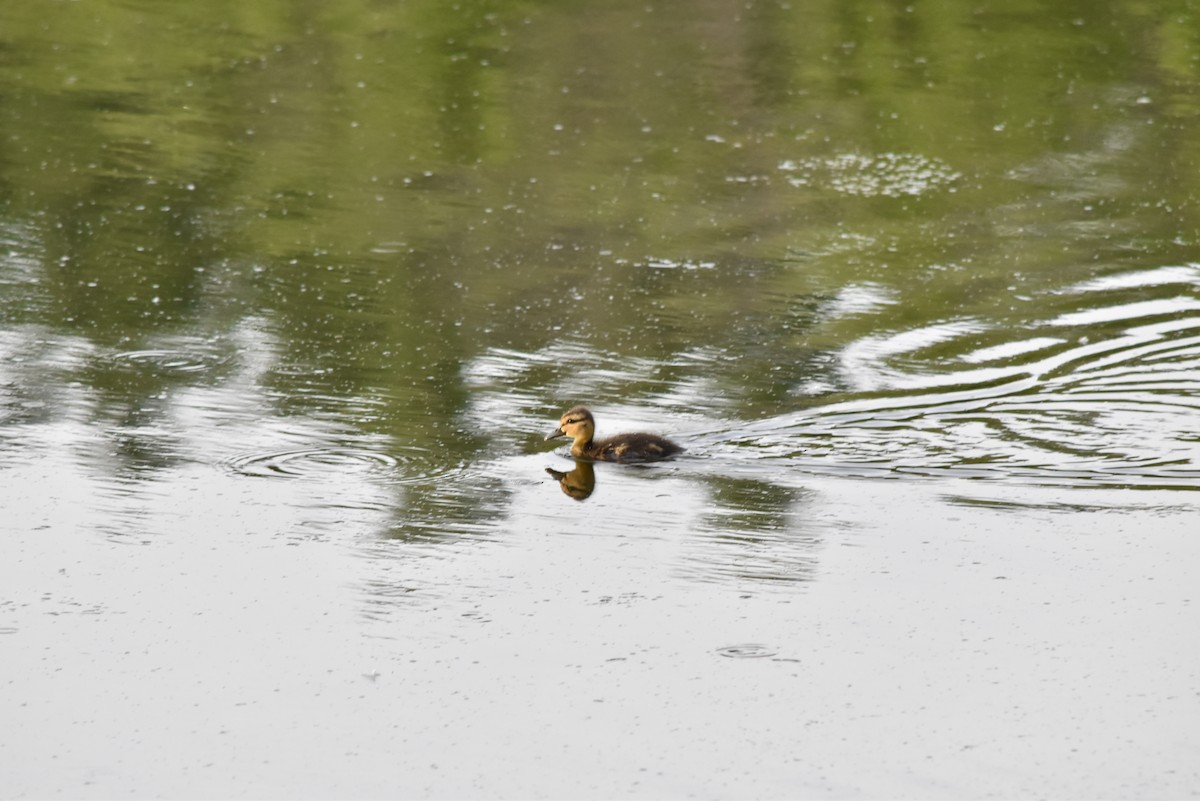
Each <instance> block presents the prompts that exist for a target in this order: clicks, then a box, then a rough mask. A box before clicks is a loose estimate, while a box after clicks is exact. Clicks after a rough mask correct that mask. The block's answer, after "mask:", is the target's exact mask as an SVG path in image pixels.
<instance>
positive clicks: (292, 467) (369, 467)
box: [227, 448, 400, 479]
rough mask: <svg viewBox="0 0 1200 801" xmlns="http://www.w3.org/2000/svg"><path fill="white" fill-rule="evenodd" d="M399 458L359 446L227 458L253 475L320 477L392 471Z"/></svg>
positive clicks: (238, 469) (234, 466)
mask: <svg viewBox="0 0 1200 801" xmlns="http://www.w3.org/2000/svg"><path fill="white" fill-rule="evenodd" d="M399 464H400V460H399V459H396V458H395V457H393V456H389V455H387V454H385V453H378V452H375V451H369V450H363V449H360V448H303V449H298V450H287V451H274V452H269V453H247V454H243V455H241V456H236V457H234V458H232V459H230V460H229V461H228V462H227V465H228V466H229V469H231V470H232V471H233V472H235V473H240V474H241V475H244V476H251V477H254V478H293V479H320V478H325V477H328V476H330V475H337V476H345V475H347V474H357V475H389V474H391V473H393V472H394V471H395V470H396V469H397V467H398V466H399Z"/></svg>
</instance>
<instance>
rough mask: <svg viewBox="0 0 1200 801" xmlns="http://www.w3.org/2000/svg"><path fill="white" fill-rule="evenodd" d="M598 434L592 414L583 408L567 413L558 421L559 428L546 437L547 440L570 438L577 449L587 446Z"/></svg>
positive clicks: (579, 407) (577, 407)
mask: <svg viewBox="0 0 1200 801" xmlns="http://www.w3.org/2000/svg"><path fill="white" fill-rule="evenodd" d="M595 434H596V421H595V420H594V419H592V413H591V412H589V411H588V410H587V409H585V408H584V407H582V406H576V407H575V408H573V409H570V410H568V411H567V413H566V414H564V415H563V416H562V418H560V419H559V421H558V428H556V429H554V430H553V431H551V432H550V433H549V434H547V435H546V439H558V438H559V437H570V438H571V439H572V440H574V444H575V446H576V447H580V446H583V445H586V444H587V443H589V442H591V441H592V437H593V436H595Z"/></svg>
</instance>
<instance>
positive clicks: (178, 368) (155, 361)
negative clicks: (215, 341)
mask: <svg viewBox="0 0 1200 801" xmlns="http://www.w3.org/2000/svg"><path fill="white" fill-rule="evenodd" d="M112 360H113V361H115V362H123V363H125V364H130V365H136V366H139V367H150V368H153V369H156V370H163V371H167V372H173V373H199V372H203V371H205V370H208V369H210V368H212V367H213V366H215V365H217V364H219V363H220V362H221V359H220V358H219V357H217V356H215V355H213V354H211V353H203V352H194V351H187V350H172V349H169V348H163V349H148V350H130V351H124V352H122V353H117V354H114V355H113V357H112Z"/></svg>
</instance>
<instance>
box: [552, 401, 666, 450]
mask: <svg viewBox="0 0 1200 801" xmlns="http://www.w3.org/2000/svg"><path fill="white" fill-rule="evenodd" d="M595 434H596V420H595V418H593V417H592V413H591V412H589V411H588V410H587V409H585V408H584V407H582V406H576V407H575V408H574V409H570V410H569V411H568V412H567V413H566V414H564V415H563V416H562V419H560V420H559V421H558V428H556V429H554V430H553V431H551V432H550V433H549V434H547V435H546V439H547V440H551V439H557V438H559V437H570V438H571V439H572V440H574V441H573V442H572V443H571V455H572V456H574V457H575V458H577V459H592V460H595V461H597V462H653V461H656V460H658V459H667V458H670V457H671V456H674V455H675V454H677V453H682V452H683V448H681V447H679V446H678V445H676V444H675V443H674V442H671V440H669V439H666V438H664V437H660V436H658V435H657V434H617V435H616V436H615V437H609V438H608V439H601V440H597V439H595Z"/></svg>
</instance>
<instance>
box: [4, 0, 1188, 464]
mask: <svg viewBox="0 0 1200 801" xmlns="http://www.w3.org/2000/svg"><path fill="white" fill-rule="evenodd" d="M1197 17H1198V12H1197V9H1196V8H1195V5H1194V4H1193V3H1190V2H1183V1H1182V0H1181V1H1180V2H1172V3H1165V4H1158V5H1156V6H1154V7H1150V6H1147V5H1146V4H1145V3H1141V2H1106V3H1099V4H1094V3H1067V4H1063V3H1052V2H1022V3H1017V4H1013V3H986V2H985V3H978V2H970V3H965V2H951V1H949V0H943V2H934V3H913V4H907V5H906V4H902V3H890V2H854V3H840V2H826V3H786V2H771V3H749V4H747V3H740V2H739V3H726V2H701V3H688V4H680V3H664V4H649V5H648V4H645V3H636V4H630V3H614V4H603V5H602V6H600V7H597V6H596V5H594V4H583V3H564V4H542V3H531V2H512V3H509V2H482V1H480V2H463V3H456V4H445V3H433V2H426V3H422V2H418V3H362V2H350V3H340V4H337V5H336V7H329V8H325V7H321V6H318V5H305V4H301V5H299V6H297V5H296V4H293V3H252V4H245V3H241V4H231V3H217V2H195V3H186V4H168V5H162V4H152V3H111V2H98V3H87V4H71V3H49V4H45V3H37V4H32V3H26V4H8V5H6V6H5V8H4V9H3V10H2V11H0V23H2V24H0V100H2V102H3V108H4V113H3V115H0V141H2V142H3V147H2V149H0V203H2V205H0V236H2V237H3V239H4V240H5V241H4V246H5V249H6V251H7V253H8V255H7V256H5V257H4V258H5V261H4V263H3V265H2V266H0V275H2V276H3V281H4V285H5V287H4V293H3V297H2V298H0V310H2V313H3V316H4V319H5V321H6V325H9V326H13V325H29V326H37V327H40V328H44V329H45V330H48V331H51V332H54V333H55V334H60V335H65V336H73V337H81V338H83V339H84V340H85V341H87V342H89V343H91V344H92V345H93V346H95V347H97V348H100V349H107V350H109V351H125V350H137V349H139V348H153V347H161V343H162V342H163V341H167V340H171V339H172V338H180V337H183V338H187V339H188V340H189V341H192V342H208V343H209V344H210V345H211V346H212V347H213V348H214V349H216V350H217V351H220V350H221V349H222V348H224V347H233V346H232V345H227V344H223V343H227V339H228V337H229V336H230V334H231V332H232V331H233V330H235V329H236V328H237V327H238V326H239V325H244V324H246V323H247V321H248V320H250V321H253V322H252V324H253V325H254V326H256V327H260V328H262V329H263V330H266V331H268V332H270V333H271V334H272V336H273V337H274V338H275V341H276V342H277V343H278V352H277V353H275V354H274V363H273V364H272V365H271V367H270V369H268V370H267V373H266V375H265V377H264V378H263V381H264V382H265V384H266V385H267V386H268V387H269V388H270V392H269V395H270V397H272V398H273V399H274V402H275V403H277V404H278V407H279V410H280V411H282V412H299V411H303V412H305V413H308V414H312V415H314V416H317V417H321V416H322V415H323V414H325V415H330V416H332V417H335V418H336V417H338V415H340V414H341V412H340V411H339V408H340V407H338V406H336V404H334V405H330V400H329V399H330V398H335V397H342V398H360V399H361V398H377V399H381V402H382V408H383V411H382V412H380V413H378V414H374V415H369V416H367V417H359V418H353V419H356V423H355V424H356V425H359V426H362V427H364V428H365V429H368V430H375V431H377V433H383V434H387V435H389V436H393V437H395V438H397V439H398V440H401V441H404V442H412V443H418V444H423V445H427V446H429V447H440V448H450V449H452V450H455V451H456V453H457V455H460V456H464V457H465V456H468V455H470V454H471V453H473V452H475V451H476V450H477V449H478V448H480V447H481V446H482V443H483V442H484V439H482V438H481V437H480V436H474V437H473V436H471V435H470V434H469V433H467V434H464V433H463V431H464V424H463V421H462V415H463V413H464V410H465V409H466V407H467V403H468V400H469V396H470V392H471V389H470V387H469V386H468V385H467V383H466V382H464V380H463V366H464V365H465V364H467V363H469V362H471V361H472V360H473V359H475V358H476V357H478V356H479V355H480V354H483V353H486V352H487V351H488V349H490V348H504V349H515V350H517V351H521V352H535V351H536V352H547V353H553V351H554V348H555V346H556V343H562V342H569V343H575V344H582V345H584V346H586V348H588V349H589V350H590V352H591V353H593V354H600V355H602V356H603V358H611V359H612V361H613V362H614V363H615V365H616V367H615V368H614V369H617V370H620V369H621V365H622V364H623V363H624V360H636V359H649V360H655V359H660V360H662V361H661V362H660V363H657V364H656V365H655V366H653V368H652V369H649V370H642V371H639V370H635V369H630V370H628V371H627V372H625V373H624V376H623V377H624V379H625V380H624V381H623V384H622V391H623V392H624V393H627V394H628V395H629V396H637V395H638V394H639V393H653V392H654V391H656V390H657V389H658V388H659V387H660V386H661V384H662V383H663V382H664V381H668V380H671V381H678V380H685V379H687V377H688V375H687V374H688V373H689V371H691V370H693V369H694V370H695V371H696V372H697V373H701V374H702V375H701V376H700V377H701V378H702V379H703V380H705V381H707V382H709V383H710V386H711V387H713V388H714V391H713V393H712V403H713V404H714V406H715V409H714V410H715V411H720V412H721V413H722V414H727V415H731V416H740V417H743V418H755V417H761V416H764V415H769V414H772V413H778V412H781V411H788V410H794V409H798V408H802V407H804V406H805V405H810V404H813V403H816V402H822V401H824V400H826V399H828V398H829V397H836V396H837V395H838V393H841V392H846V391H851V390H853V389H854V387H852V386H849V385H847V384H846V382H845V381H844V379H843V378H842V377H840V376H838V375H836V374H834V373H831V372H830V371H829V369H828V366H827V365H828V355H829V353H830V352H832V351H833V350H836V349H837V348H839V347H842V346H843V345H845V344H846V343H847V342H850V341H853V340H855V339H856V338H859V337H861V336H863V335H864V334H866V333H869V332H870V331H875V330H903V329H907V328H917V327H920V326H923V325H928V324H930V323H932V322H936V321H938V320H942V319H945V318H947V317H949V316H958V317H963V316H967V317H969V316H973V315H974V316H979V317H983V318H986V319H988V320H991V321H999V322H1000V323H1003V324H1008V325H1011V326H1021V325H1022V324H1023V320H1024V318H1023V317H1022V315H1023V314H1026V313H1027V311H1022V312H1020V313H1018V312H1016V311H1014V309H1013V307H1012V306H1011V302H1010V296H1011V294H1012V290H1011V289H1010V287H1011V286H1013V285H1014V283H1019V284H1020V286H1021V291H1024V292H1031V291H1034V290H1039V289H1040V290H1046V289H1051V288H1053V287H1057V286H1062V285H1064V284H1067V283H1070V282H1072V281H1076V280H1082V279H1084V278H1086V277H1088V276H1090V275H1092V274H1093V271H1094V270H1095V265H1096V264H1097V263H1100V264H1106V265H1114V264H1120V265H1123V266H1125V267H1130V266H1132V267H1137V266H1143V265H1147V266H1148V265H1161V264H1166V263H1175V262H1182V261H1186V260H1188V259H1195V258H1196V256H1197V251H1198V249H1197V243H1196V241H1195V235H1194V232H1195V231H1196V230H1200V219H1198V215H1197V208H1196V203H1195V198H1196V197H1198V196H1200V136H1198V135H1197V134H1198V131H1197V121H1198V119H1200V101H1198V100H1197V98H1198V97H1200V94H1198V93H1197V91H1196V89H1197V85H1198V81H1197V79H1198V75H1197V73H1198V72H1200V33H1198V31H1200V19H1197ZM1014 276H1016V278H1014ZM1018 279H1019V280H1018ZM848 286H859V287H862V286H868V287H879V288H881V289H882V290H885V292H884V294H885V295H887V296H888V298H889V299H888V300H887V302H884V303H880V304H878V305H877V306H876V307H875V308H874V309H873V312H872V314H870V315H847V316H842V317H834V318H831V317H829V316H825V317H822V316H821V315H818V314H817V310H818V309H819V308H821V307H823V306H824V305H827V304H828V303H830V302H831V301H832V300H833V299H834V298H836V297H838V296H839V293H840V292H842V291H843V290H844V289H845V288H846V287H848ZM976 344H980V343H976ZM984 344H986V343H984ZM706 349H707V351H706ZM684 352H689V353H694V352H710V353H713V354H717V356H719V358H716V357H714V358H711V359H705V360H702V361H701V362H700V363H698V365H697V367H695V368H691V367H689V366H687V365H686V364H683V365H681V364H680V363H679V362H678V360H674V361H672V359H671V358H669V357H673V356H675V355H678V354H680V353H684ZM597 358H600V357H597ZM601 361H602V359H601ZM590 366H594V365H589V364H587V363H586V360H585V363H583V364H578V365H561V366H554V367H553V368H545V370H543V373H549V374H557V373H555V372H554V371H555V370H559V371H568V372H569V371H572V370H586V369H588V368H589V367H590ZM534 369H535V370H537V369H541V368H536V367H535V368H534ZM81 375H82V378H81ZM81 375H72V376H71V378H73V379H74V380H84V381H85V382H86V383H88V384H90V385H91V386H93V387H94V388H95V389H97V390H99V391H100V392H101V394H103V395H106V396H107V397H108V398H109V401H110V402H111V403H112V404H114V405H115V407H116V408H117V409H118V410H121V409H123V410H124V411H123V412H118V413H117V416H118V417H119V416H120V414H129V413H131V412H130V410H132V409H133V408H135V407H138V406H139V404H141V403H142V401H143V400H144V399H145V398H147V397H152V396H153V395H154V394H155V393H157V392H160V391H161V390H162V388H163V386H165V385H167V384H169V383H170V382H173V381H175V382H179V381H196V380H198V379H196V378H195V377H183V378H181V377H180V376H179V375H177V374H176V375H161V376H157V377H145V376H143V378H142V379H140V380H139V381H135V382H132V383H131V381H130V379H129V371H128V370H127V369H125V370H106V369H101V368H99V367H94V369H92V370H91V371H90V372H87V373H84V374H81ZM205 376H206V377H205V379H204V380H208V381H213V382H217V381H220V380H221V377H222V373H221V371H220V370H219V369H217V370H211V371H208V372H206V373H205ZM542 377H543V378H544V377H545V376H542ZM531 381H532V382H533V386H536V387H537V388H538V392H542V391H545V388H546V387H547V386H548V382H545V381H534V379H533V378H532V377H531ZM801 386H814V387H816V388H817V389H815V390H813V391H810V392H806V391H800V390H798V387H801ZM566 400H569V399H565V398H558V397H545V396H541V395H539V396H538V397H535V398H530V401H531V405H533V406H535V407H540V406H541V405H542V404H545V405H547V406H548V407H549V408H550V409H552V410H556V409H557V408H558V407H559V406H561V405H562V404H563V403H564V402H565V401H566ZM570 400H573V399H570ZM551 416H552V415H551ZM368 418H369V419H368ZM465 428H466V429H470V428H471V426H465ZM451 431H456V432H458V433H455V434H454V436H451V437H448V436H447V433H448V432H451Z"/></svg>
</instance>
